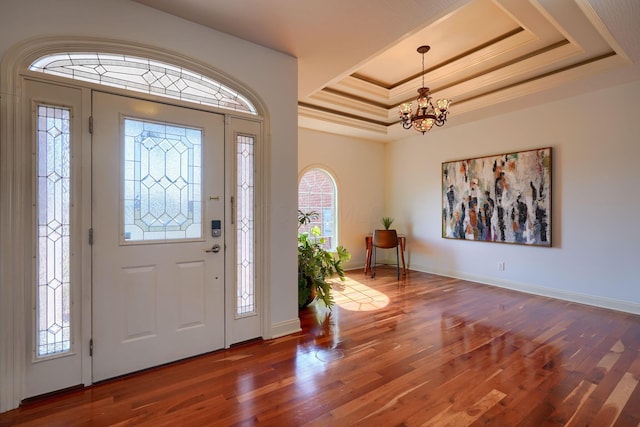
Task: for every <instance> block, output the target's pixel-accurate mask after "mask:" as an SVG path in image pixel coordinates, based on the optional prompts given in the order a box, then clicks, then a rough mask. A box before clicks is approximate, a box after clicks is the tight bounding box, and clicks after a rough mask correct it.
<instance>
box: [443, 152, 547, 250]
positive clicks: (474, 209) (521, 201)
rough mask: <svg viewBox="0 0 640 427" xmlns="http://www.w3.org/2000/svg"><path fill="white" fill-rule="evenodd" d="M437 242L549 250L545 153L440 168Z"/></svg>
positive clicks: (466, 161) (485, 158)
mask: <svg viewBox="0 0 640 427" xmlns="http://www.w3.org/2000/svg"><path fill="white" fill-rule="evenodd" d="M442 237H443V238H448V239H465V240H479V241H483V242H502V243H516V244H522V245H538V246H551V148H550V147H548V148H540V149H536V150H529V151H520V152H515V153H508V154H500V155H495V156H488V157H477V158H474V159H467V160H456V161H452V162H444V163H442Z"/></svg>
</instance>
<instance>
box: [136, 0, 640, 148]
mask: <svg viewBox="0 0 640 427" xmlns="http://www.w3.org/2000/svg"><path fill="white" fill-rule="evenodd" d="M137 1H138V2H140V3H143V4H146V5H148V6H152V7H154V8H157V9H160V10H163V11H165V12H167V13H171V14H174V15H177V16H180V17H182V18H185V19H188V20H191V21H194V22H197V23H200V24H203V25H207V26H209V27H211V28H214V29H217V30H219V31H222V32H226V33H229V34H232V35H235V36H237V37H240V38H244V39H246V40H249V41H253V42H255V43H258V44H261V45H264V46H266V47H270V48H272V49H276V50H279V51H282V52H284V53H287V54H290V55H292V56H295V57H297V58H298V65H299V75H298V81H299V95H298V106H299V108H298V111H299V125H300V126H302V127H309V128H313V129H318V130H322V131H327V132H333V133H340V134H346V135H351V136H356V137H362V138H366V139H371V140H376V141H391V140H397V139H399V138H403V137H407V136H413V135H409V132H408V131H406V130H403V129H402V128H401V126H400V125H399V118H398V112H397V106H398V105H399V104H401V103H403V102H407V101H412V100H415V98H416V96H417V89H418V88H419V87H420V86H421V83H422V75H421V74H422V73H421V66H422V63H421V56H420V54H418V53H417V52H416V49H417V47H418V46H421V45H425V44H427V45H430V46H431V50H430V51H429V52H428V53H427V54H426V55H425V57H424V60H425V69H426V73H425V76H424V77H425V84H426V86H428V87H430V88H431V91H432V94H433V97H434V98H436V99H437V98H441V97H446V98H451V99H453V102H454V103H453V104H452V106H451V109H450V111H451V114H450V120H449V122H450V123H451V124H453V125H455V124H456V123H464V122H465V121H469V120H475V119H478V118H482V117H486V116H487V115H490V114H495V113H497V112H503V111H506V110H507V109H513V108H521V107H526V106H528V105H533V104H535V103H536V102H542V101H544V100H547V99H554V98H555V97H559V96H568V95H572V94H575V93H579V92H584V91H585V90H590V89H598V88H600V87H605V86H607V85H612V84H618V83H622V82H624V81H629V80H633V79H640V68H639V67H638V64H639V63H640V31H639V30H638V28H640V2H638V1H636V0H563V1H558V0H472V1H453V0H440V1H437V0H413V1H409V0H401V1H375V2H371V1H370V0H366V1H365V0H350V1H348V2H347V1H344V0H323V1H322V2H299V1H298V2H293V1H290V0H270V1H268V2H265V1H264V0H236V1H233V2H221V1H210V0H182V1H181V2H175V1H171V0H137ZM178 3H179V5H178ZM248 11H251V13H249V12H248ZM447 126H449V125H447ZM431 132H437V128H436V129H434V130H432V131H431ZM412 133H413V134H415V132H412Z"/></svg>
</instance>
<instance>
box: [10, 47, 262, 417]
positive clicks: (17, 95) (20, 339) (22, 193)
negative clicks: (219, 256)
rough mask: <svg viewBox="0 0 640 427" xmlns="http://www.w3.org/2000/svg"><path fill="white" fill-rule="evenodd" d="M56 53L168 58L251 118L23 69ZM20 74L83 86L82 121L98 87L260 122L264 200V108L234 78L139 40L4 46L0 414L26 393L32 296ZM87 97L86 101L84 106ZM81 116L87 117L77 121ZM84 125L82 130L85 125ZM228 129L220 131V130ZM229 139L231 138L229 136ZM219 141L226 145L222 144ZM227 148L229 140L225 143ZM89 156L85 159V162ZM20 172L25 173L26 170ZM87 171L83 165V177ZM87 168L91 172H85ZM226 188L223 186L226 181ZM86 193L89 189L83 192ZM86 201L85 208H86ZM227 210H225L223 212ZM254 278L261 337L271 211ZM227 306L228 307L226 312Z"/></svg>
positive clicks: (86, 334)
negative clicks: (213, 84)
mask: <svg viewBox="0 0 640 427" xmlns="http://www.w3.org/2000/svg"><path fill="white" fill-rule="evenodd" d="M61 51H84V52H87V51H96V52H100V51H103V52H113V53H119V54H129V55H135V56H141V57H148V58H153V59H156V60H160V61H164V62H168V63H171V64H175V65H177V66H181V67H183V68H185V69H189V70H192V71H195V72H198V73H200V74H202V75H205V76H208V77H210V78H212V79H214V80H217V81H219V82H221V83H223V84H225V85H227V86H228V87H231V88H233V89H234V90H237V91H238V92H239V93H241V94H243V95H244V96H246V97H247V99H249V101H250V102H251V103H253V105H254V106H255V107H256V109H257V111H258V116H252V115H249V114H244V113H240V112H233V111H229V110H224V109H219V108H214V107H208V106H203V105H198V106H197V107H194V105H193V104H189V103H186V102H181V101H178V100H169V99H167V98H161V97H158V96H153V95H147V94H143V93H137V92H129V91H125V90H119V89H117V88H111V87H106V86H101V85H97V84H93V83H88V82H81V81H77V80H69V79H65V78H60V77H56V76H50V75H44V74H42V73H35V72H32V71H29V70H28V69H27V68H28V67H29V65H30V64H31V63H32V62H33V61H34V60H35V59H37V58H38V57H41V56H44V55H46V54H48V53H55V52H61ZM25 79H33V80H39V81H43V82H45V83H56V84H62V85H66V86H71V87H76V88H80V89H82V90H83V106H84V105H86V106H89V108H84V107H83V111H82V112H81V114H82V116H83V123H88V120H89V114H90V96H91V90H93V89H99V90H101V91H108V92H111V93H114V94H121V95H125V96H127V95H128V96H131V95H132V94H133V95H134V96H136V97H139V98H142V99H146V100H149V101H155V102H163V103H170V104H174V105H177V106H181V107H186V108H197V109H201V110H204V111H211V112H216V113H219V114H223V115H225V116H226V119H225V127H226V126H227V125H228V124H229V118H230V117H237V118H240V119H244V120H252V121H257V122H260V123H261V125H262V126H261V129H262V135H260V146H259V147H258V151H257V153H256V159H255V161H256V177H258V178H259V179H256V180H255V181H256V206H263V205H265V204H266V203H267V202H268V199H269V193H268V189H269V185H270V173H269V172H270V169H271V167H270V155H269V153H270V140H269V139H268V138H267V135H269V134H270V132H269V120H268V118H266V117H267V114H266V113H267V112H266V109H265V107H264V105H263V103H262V102H261V101H260V97H259V96H258V95H257V94H256V93H254V92H253V91H252V90H251V89H250V88H248V87H246V86H244V85H243V84H242V83H241V82H238V81H237V80H235V79H233V78H232V77H231V76H227V75H225V74H223V73H221V72H220V71H219V70H218V69H216V68H214V67H212V66H211V65H209V64H204V63H202V62H199V61H197V60H194V59H192V58H189V57H186V56H184V55H181V54H179V53H176V52H172V51H168V50H165V49H162V48H158V47H155V46H142V45H140V44H133V43H127V42H122V41H114V40H106V39H105V40H98V39H85V38H81V37H80V38H79V37H72V36H55V37H43V38H38V39H33V40H29V41H27V42H24V43H19V44H17V45H15V46H13V47H12V48H11V49H9V50H8V51H7V52H6V54H5V56H4V57H3V58H2V61H1V62H0V93H1V94H2V97H1V98H0V103H1V104H0V114H1V117H0V119H1V123H2V126H1V127H0V253H2V257H0V284H1V285H0V384H2V387H0V412H5V411H8V410H10V409H14V408H17V407H18V406H19V404H20V402H21V401H22V399H23V398H24V397H25V396H24V391H25V385H24V378H25V369H26V359H27V354H26V348H27V346H26V340H27V339H29V337H30V334H29V331H27V330H26V327H25V322H24V321H23V319H26V317H25V316H27V315H29V314H28V313H29V311H30V309H29V303H30V300H31V296H30V292H29V291H28V290H29V286H31V285H32V280H31V278H32V274H33V273H32V261H31V252H29V248H30V245H29V244H28V243H26V242H25V239H24V236H31V234H32V231H31V230H32V220H31V215H24V213H25V212H31V200H30V198H29V197H27V195H28V194H30V192H31V190H30V188H31V185H32V177H31V174H30V172H31V171H30V169H31V168H22V167H21V165H25V164H30V162H31V151H30V147H31V144H30V143H29V141H30V134H29V132H25V125H26V124H27V123H28V122H29V117H24V114H23V112H22V110H23V108H22V103H23V102H24V101H25V100H24V99H22V94H23V85H24V81H25ZM85 101H87V102H88V103H85ZM85 119H86V121H84V120H85ZM85 128H86V129H87V131H85V130H84V129H85ZM225 132H227V131H225ZM82 133H83V134H82V146H83V147H90V144H91V138H90V135H89V133H88V126H83V132H82ZM232 142H233V141H232ZM228 143H229V142H228V141H225V144H228ZM226 147H227V149H228V148H229V147H232V148H233V145H231V146H230V145H226ZM82 156H83V159H82V160H83V165H84V164H90V163H84V162H85V160H86V158H85V156H89V159H90V156H91V152H90V149H87V150H83V153H82ZM89 161H90V160H89ZM25 169H26V170H25ZM232 169H234V168H232ZM85 173H87V172H86V171H84V170H83V172H82V174H83V179H84V178H85V177H84V175H85ZM89 173H90V171H89ZM225 185H226V184H225ZM89 196H90V193H89ZM82 197H83V200H82V204H83V206H82V222H83V223H82V229H84V230H87V232H88V230H89V228H90V225H91V220H90V214H91V211H90V210H91V203H90V197H89V198H85V197H87V196H86V194H85V193H84V189H83V196H82ZM87 206H88V208H87ZM226 215H230V212H228V211H227V213H226ZM255 223H256V254H255V256H256V271H255V277H256V282H259V283H260V286H261V295H260V301H259V303H260V305H261V312H260V315H261V332H262V337H263V338H264V339H268V338H271V304H270V298H271V283H270V277H269V274H268V272H269V268H268V266H269V265H270V254H269V251H267V250H265V248H268V247H269V242H270V235H269V226H268V225H269V224H270V216H269V212H268V210H266V209H260V210H257V211H256V219H255ZM83 242H84V243H83V248H82V250H83V251H84V250H85V249H86V248H89V250H90V246H89V245H88V238H87V239H83ZM90 258H91V257H84V258H83V261H82V266H81V269H82V271H81V273H80V274H81V277H82V284H81V287H82V290H81V293H82V296H81V301H80V303H81V305H82V308H81V312H82V318H81V319H80V322H81V323H80V327H81V328H82V353H83V358H82V359H83V362H82V378H83V384H84V385H85V386H88V385H90V384H91V358H90V356H89V340H90V338H91V318H92V317H91V316H92V313H91V280H90V278H91V265H90ZM87 259H88V261H87ZM228 277H229V279H227V282H226V283H225V289H227V290H228V289H230V287H229V283H228V280H230V279H231V278H232V277H234V275H231V274H230V275H228ZM228 309H229V308H228V307H227V310H228ZM227 328H228V325H225V346H228V345H229V343H228V341H227V339H228V331H227Z"/></svg>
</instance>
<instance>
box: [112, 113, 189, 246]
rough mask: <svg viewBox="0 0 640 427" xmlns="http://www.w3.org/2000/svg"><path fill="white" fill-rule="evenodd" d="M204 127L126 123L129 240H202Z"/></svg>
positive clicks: (126, 230)
mask: <svg viewBox="0 0 640 427" xmlns="http://www.w3.org/2000/svg"><path fill="white" fill-rule="evenodd" d="M201 163H202V129H198V128H189V127H184V126H179V125H173V124H167V123H155V122H150V121H143V120H136V119H132V118H125V119H124V203H123V206H124V236H123V238H124V240H125V241H127V242H136V241H137V242H140V241H153V240H182V239H200V238H201V237H202V164H201Z"/></svg>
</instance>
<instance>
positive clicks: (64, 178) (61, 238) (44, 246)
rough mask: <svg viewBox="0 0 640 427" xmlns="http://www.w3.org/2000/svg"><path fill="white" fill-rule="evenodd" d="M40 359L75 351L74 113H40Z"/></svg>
mask: <svg viewBox="0 0 640 427" xmlns="http://www.w3.org/2000/svg"><path fill="white" fill-rule="evenodd" d="M36 111H37V112H36V114H37V117H36V119H37V120H36V138H37V141H36V163H37V184H36V186H37V189H36V194H37V196H36V197H37V199H36V200H37V201H36V211H37V226H38V228H37V230H38V231H37V243H36V245H37V273H38V278H37V280H38V281H37V296H36V298H37V303H36V305H37V310H36V328H37V334H36V357H38V358H42V357H47V356H52V355H57V354H64V353H68V352H70V351H71V277H70V276H71V266H70V258H71V248H70V245H71V218H70V211H71V145H70V142H71V141H70V138H71V134H70V119H71V110H70V109H68V108H64V107H58V106H53V105H43V104H40V105H38V106H37V109H36Z"/></svg>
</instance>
